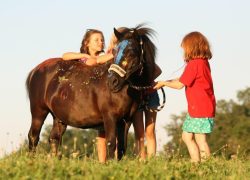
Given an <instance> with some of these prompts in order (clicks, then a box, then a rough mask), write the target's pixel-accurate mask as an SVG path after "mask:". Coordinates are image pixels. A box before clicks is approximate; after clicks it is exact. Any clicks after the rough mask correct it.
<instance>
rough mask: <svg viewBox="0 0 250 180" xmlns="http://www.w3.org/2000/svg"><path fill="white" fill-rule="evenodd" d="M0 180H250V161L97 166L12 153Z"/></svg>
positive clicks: (130, 161)
mask: <svg viewBox="0 0 250 180" xmlns="http://www.w3.org/2000/svg"><path fill="white" fill-rule="evenodd" d="M0 179H18V180H19V179H36V180H37V179H42V180H44V179H53V180H54V179H60V180H61V179H119V180H120V179H121V180H122V179H240V180H241V179H250V161H249V160H246V159H245V158H238V157H235V158H234V159H230V160H226V159H225V158H223V157H212V158H210V159H209V160H207V161H206V162H203V163H200V164H192V163H190V162H189V159H188V158H178V157H173V156H166V155H159V156H157V157H155V158H151V159H148V160H146V161H140V160H139V159H137V158H132V157H125V158H124V159H123V160H121V161H119V162H118V161H116V160H110V161H108V162H107V163H106V164H100V163H98V161H97V160H96V158H93V157H91V158H88V157H81V158H66V157H62V158H61V159H60V160H59V159H58V158H55V157H50V156H49V155H48V154H46V153H37V154H36V155H30V154H28V153H27V152H25V151H20V152H18V153H13V154H10V155H8V156H5V157H4V158H2V159H1V160H0Z"/></svg>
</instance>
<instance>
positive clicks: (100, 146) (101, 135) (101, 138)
mask: <svg viewBox="0 0 250 180" xmlns="http://www.w3.org/2000/svg"><path fill="white" fill-rule="evenodd" d="M96 139H97V154H98V159H99V162H101V163H105V161H106V154H107V152H106V138H105V132H104V131H101V130H100V131H98V135H97V137H96Z"/></svg>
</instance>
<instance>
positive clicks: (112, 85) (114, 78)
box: [108, 72, 124, 92]
mask: <svg viewBox="0 0 250 180" xmlns="http://www.w3.org/2000/svg"><path fill="white" fill-rule="evenodd" d="M123 82H124V81H123V80H122V78H121V77H120V76H118V75H117V74H116V73H114V72H110V74H109V79H108V86H109V89H110V90H111V91H112V92H118V91H120V90H121V88H122V85H123Z"/></svg>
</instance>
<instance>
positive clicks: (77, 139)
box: [26, 125, 134, 159]
mask: <svg viewBox="0 0 250 180" xmlns="http://www.w3.org/2000/svg"><path fill="white" fill-rule="evenodd" d="M51 128H52V125H47V126H45V130H44V131H43V133H42V134H41V140H40V142H39V145H38V148H37V149H38V151H39V152H47V153H49V151H50V146H49V143H48V139H49V135H50V131H51ZM96 136H97V131H96V130H94V129H88V130H85V129H79V128H68V129H67V130H66V131H65V133H64V135H63V138H62V144H61V146H60V147H59V153H60V154H61V155H62V156H65V157H71V156H77V157H83V156H87V157H92V158H94V159H97V151H96ZM127 143H128V144H127V152H126V154H127V155H129V156H134V133H129V134H128V142H127ZM26 144H27V142H26Z"/></svg>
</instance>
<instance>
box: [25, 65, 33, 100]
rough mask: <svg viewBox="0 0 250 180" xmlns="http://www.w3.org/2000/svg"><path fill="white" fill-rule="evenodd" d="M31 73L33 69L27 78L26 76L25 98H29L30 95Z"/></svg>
mask: <svg viewBox="0 0 250 180" xmlns="http://www.w3.org/2000/svg"><path fill="white" fill-rule="evenodd" d="M33 72H34V69H33V70H32V71H30V72H29V74H28V76H27V79H26V82H25V86H26V92H27V96H28V97H29V95H30V80H31V78H32V76H33Z"/></svg>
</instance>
